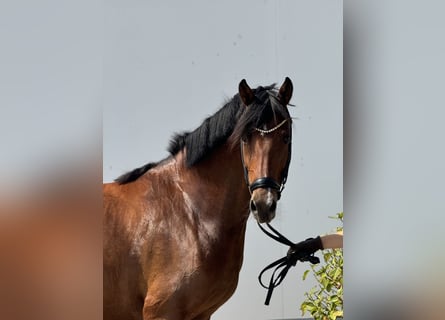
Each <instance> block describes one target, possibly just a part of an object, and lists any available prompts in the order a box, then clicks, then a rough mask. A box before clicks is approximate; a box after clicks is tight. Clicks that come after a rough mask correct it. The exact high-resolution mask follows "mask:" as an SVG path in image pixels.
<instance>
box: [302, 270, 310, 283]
mask: <svg viewBox="0 0 445 320" xmlns="http://www.w3.org/2000/svg"><path fill="white" fill-rule="evenodd" d="M309 271H310V270H306V271H305V272H304V273H303V281H304V280H306V277H307V275H308V273H309Z"/></svg>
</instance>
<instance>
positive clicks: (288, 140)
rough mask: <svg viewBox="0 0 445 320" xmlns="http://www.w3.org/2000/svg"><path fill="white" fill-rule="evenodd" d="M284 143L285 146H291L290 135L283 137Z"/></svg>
mask: <svg viewBox="0 0 445 320" xmlns="http://www.w3.org/2000/svg"><path fill="white" fill-rule="evenodd" d="M283 142H284V143H285V144H289V142H290V136H288V135H286V136H284V137H283Z"/></svg>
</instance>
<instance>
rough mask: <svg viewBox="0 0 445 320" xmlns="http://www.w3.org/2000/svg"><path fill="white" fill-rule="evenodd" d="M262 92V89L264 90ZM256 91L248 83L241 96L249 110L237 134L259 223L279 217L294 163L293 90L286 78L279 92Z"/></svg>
mask: <svg viewBox="0 0 445 320" xmlns="http://www.w3.org/2000/svg"><path fill="white" fill-rule="evenodd" d="M260 88H261V87H260ZM260 88H258V89H255V90H252V89H251V88H250V87H249V86H248V84H247V82H246V81H245V80H242V81H241V82H240V84H239V96H240V100H241V102H242V104H243V105H244V106H243V107H244V108H245V109H246V110H245V112H244V114H243V116H242V117H241V119H240V121H239V123H238V125H237V126H238V127H243V128H242V129H241V128H237V129H236V131H241V132H242V134H241V139H240V140H241V142H240V146H241V148H240V149H241V159H242V163H243V167H244V175H245V180H246V183H247V185H248V188H249V191H250V194H251V198H250V205H249V208H250V211H251V213H252V214H253V216H254V217H255V219H256V220H257V221H258V222H259V223H264V222H266V223H268V222H270V221H271V220H272V219H273V218H274V217H275V211H276V207H277V201H278V200H279V199H280V196H281V191H282V190H283V188H284V184H285V183H286V179H287V173H288V169H289V164H290V159H291V142H292V119H291V117H290V114H289V111H288V109H287V105H288V104H289V101H290V99H291V97H292V91H293V86H292V82H291V80H290V79H289V78H287V77H286V79H285V81H284V83H283V84H282V86H281V87H280V89H279V90H278V91H277V90H259V89H260Z"/></svg>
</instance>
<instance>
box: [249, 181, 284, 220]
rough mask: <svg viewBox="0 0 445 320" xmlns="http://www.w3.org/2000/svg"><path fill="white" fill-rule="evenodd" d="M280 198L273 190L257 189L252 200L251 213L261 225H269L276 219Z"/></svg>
mask: <svg viewBox="0 0 445 320" xmlns="http://www.w3.org/2000/svg"><path fill="white" fill-rule="evenodd" d="M277 201H278V196H277V193H276V192H274V191H272V190H271V189H263V188H261V189H257V190H255V191H254V192H253V193H252V197H251V199H250V212H251V213H252V214H253V216H254V217H255V219H256V220H257V221H258V222H259V223H265V222H266V223H269V222H270V221H272V220H273V218H275V211H276V209H277Z"/></svg>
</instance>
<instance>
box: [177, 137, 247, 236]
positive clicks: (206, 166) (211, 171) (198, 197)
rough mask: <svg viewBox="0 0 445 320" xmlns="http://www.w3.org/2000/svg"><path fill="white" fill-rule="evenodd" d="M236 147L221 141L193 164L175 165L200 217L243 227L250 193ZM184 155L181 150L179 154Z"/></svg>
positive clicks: (186, 192) (226, 224)
mask: <svg viewBox="0 0 445 320" xmlns="http://www.w3.org/2000/svg"><path fill="white" fill-rule="evenodd" d="M239 150H240V149H239V148H236V147H235V148H231V147H230V146H229V145H228V144H224V145H222V146H221V147H219V148H217V149H216V150H214V151H213V152H212V154H210V155H209V156H208V157H206V158H205V159H203V160H202V161H200V162H199V163H198V164H196V165H194V166H193V167H190V168H187V167H185V165H180V166H179V168H180V169H179V171H180V174H179V175H180V177H181V178H180V181H181V185H182V188H183V192H184V193H185V194H187V196H188V197H189V200H190V201H191V202H192V206H193V207H194V209H195V210H197V212H199V215H200V218H201V219H203V220H206V219H211V221H213V222H215V221H220V222H221V224H224V225H225V226H228V227H233V226H242V227H243V228H244V226H245V223H246V221H247V218H248V216H249V199H250V194H249V191H248V188H247V186H246V183H245V180H244V171H243V166H242V163H241V156H240V151H239ZM184 156H185V154H184V153H182V158H183V157H184ZM182 160H183V159H182ZM181 162H182V163H184V161H181Z"/></svg>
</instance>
